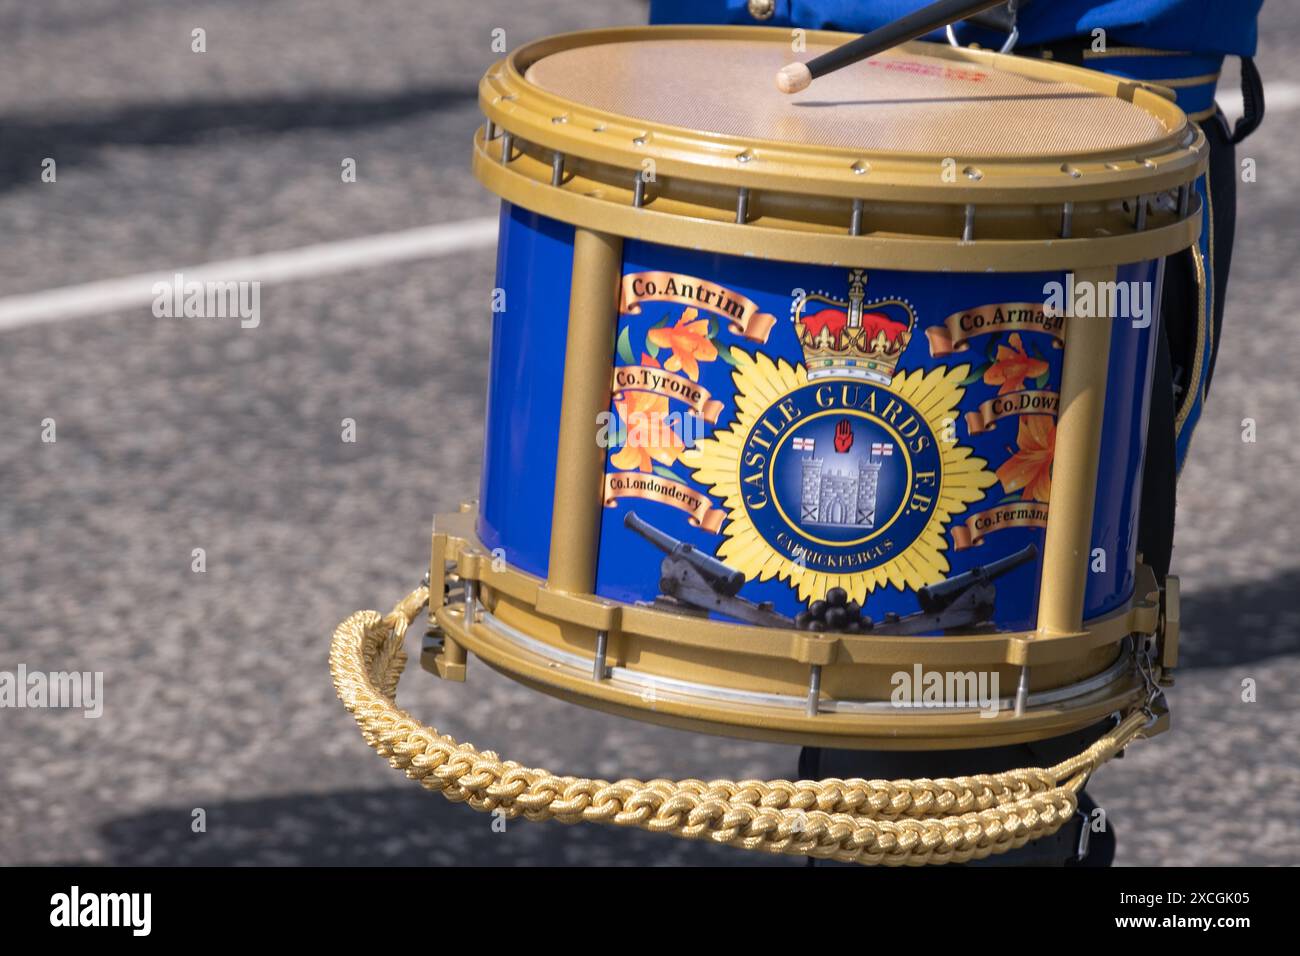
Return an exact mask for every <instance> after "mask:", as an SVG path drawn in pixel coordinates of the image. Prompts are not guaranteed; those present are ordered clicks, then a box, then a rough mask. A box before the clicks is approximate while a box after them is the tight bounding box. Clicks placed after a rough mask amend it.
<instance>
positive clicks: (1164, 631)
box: [1156, 574, 1182, 687]
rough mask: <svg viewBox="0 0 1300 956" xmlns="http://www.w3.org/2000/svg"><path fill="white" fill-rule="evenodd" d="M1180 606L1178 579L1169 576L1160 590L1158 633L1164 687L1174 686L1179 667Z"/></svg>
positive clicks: (1157, 639)
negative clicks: (1175, 669) (1176, 670)
mask: <svg viewBox="0 0 1300 956" xmlns="http://www.w3.org/2000/svg"><path fill="white" fill-rule="evenodd" d="M1179 604H1180V602H1179V595H1178V578H1177V577H1176V576H1175V575H1172V574H1170V575H1167V576H1166V577H1165V586H1164V587H1163V588H1161V589H1160V624H1159V628H1158V630H1157V632H1156V648H1157V650H1158V651H1159V661H1160V685H1161V686H1162V687H1172V686H1173V683H1174V673H1173V672H1174V668H1175V667H1177V666H1178V637H1179V631H1180V630H1181V616H1182V612H1181V609H1180V607H1179Z"/></svg>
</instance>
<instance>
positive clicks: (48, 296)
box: [0, 216, 497, 332]
mask: <svg viewBox="0 0 1300 956" xmlns="http://www.w3.org/2000/svg"><path fill="white" fill-rule="evenodd" d="M496 240H497V219H496V217H494V216H493V217H484V218H482V219H466V220H463V221H461V222H449V223H442V224H439V225H436V226H424V227H421V228H419V229H407V230H403V231H401V232H387V233H380V234H378V235H374V236H364V237H362V238H360V239H344V240H342V241H340V242H324V243H320V244H319V245H314V246H303V247H301V248H298V249H286V250H283V251H281V252H268V253H265V254H264V255H260V256H248V257H246V258H243V259H227V260H225V261H223V262H205V263H203V264H202V265H197V266H189V267H186V268H179V269H168V270H166V271H165V272H147V273H141V274H139V275H133V276H123V277H122V278H120V279H105V280H103V281H101V282H87V283H86V284H84V285H73V286H64V287H63V288H59V289H47V290H45V291H43V292H33V293H30V294H27V295H14V296H9V297H7V298H3V299H0V332H4V331H7V330H9V329H17V328H21V327H23V326H27V325H39V324H42V323H46V322H61V321H63V320H64V319H76V318H81V317H83V316H87V315H102V314H105V313H108V312H116V311H119V310H121V309H131V308H135V307H137V306H142V305H149V304H152V302H153V300H154V291H153V288H154V284H155V283H158V282H162V283H166V284H167V285H171V282H172V277H173V276H174V275H175V274H176V273H178V272H179V273H181V275H183V276H184V281H186V282H209V281H213V282H264V283H270V282H287V281H290V280H293V279H306V278H310V277H312V276H318V275H337V274H339V273H342V272H347V271H349V270H352V269H365V268H368V267H370V266H378V265H386V264H389V263H393V262H406V261H409V260H412V259H430V258H434V257H436V256H445V255H448V254H450V253H455V252H464V251H467V250H471V249H482V248H486V247H489V246H491V245H492V244H493V243H495V242H496Z"/></svg>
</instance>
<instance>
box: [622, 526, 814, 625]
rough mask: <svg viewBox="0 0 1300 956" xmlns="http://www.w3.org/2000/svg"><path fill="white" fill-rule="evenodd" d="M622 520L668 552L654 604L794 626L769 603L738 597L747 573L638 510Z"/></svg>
mask: <svg viewBox="0 0 1300 956" xmlns="http://www.w3.org/2000/svg"><path fill="white" fill-rule="evenodd" d="M623 524H624V526H626V527H627V528H628V529H630V530H632V531H634V532H636V533H637V534H639V535H640V536H641V537H642V538H644V539H645V540H647V541H649V542H650V543H651V544H652V545H654V546H655V547H656V548H658V549H659V550H660V551H662V552H663V553H664V555H665V557H664V559H663V563H662V564H661V565H660V566H659V591H660V594H659V596H658V597H656V598H655V600H654V602H653V603H654V606H656V607H659V608H663V609H668V610H674V611H677V612H679V613H685V614H707V613H709V612H716V613H718V614H725V615H727V616H728V617H734V618H736V619H737V620H739V621H744V622H745V623H747V624H759V625H762V626H764V627H793V626H794V621H793V620H792V619H791V618H788V617H786V616H785V615H783V614H778V613H777V612H776V611H774V610H773V609H772V605H771V604H770V603H768V602H766V601H765V602H763V603H762V604H756V603H754V602H753V601H747V600H746V599H745V598H742V597H739V596H738V595H739V592H740V589H741V588H742V587H744V586H745V576H744V575H743V574H741V573H740V572H739V571H737V570H736V569H735V568H733V567H730V566H729V565H727V564H724V563H723V562H721V561H719V560H718V559H717V558H715V557H713V556H712V555H709V554H705V553H703V552H702V551H699V550H698V549H696V548H695V547H694V546H693V545H690V544H688V543H687V542H685V541H680V540H678V539H677V538H674V537H673V536H672V535H670V534H666V533H664V532H663V531H660V530H659V529H658V528H656V527H655V526H654V525H652V524H649V523H648V522H646V521H644V520H643V519H642V518H640V517H638V516H637V515H636V513H635V512H631V511H629V512H628V513H627V516H626V517H625V518H624V519H623Z"/></svg>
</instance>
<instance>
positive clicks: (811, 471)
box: [799, 443, 894, 531]
mask: <svg viewBox="0 0 1300 956" xmlns="http://www.w3.org/2000/svg"><path fill="white" fill-rule="evenodd" d="M893 453H894V446H893V445H892V444H890V443H876V444H874V445H872V446H871V453H870V454H866V455H858V456H856V461H852V460H851V461H850V462H848V463H847V464H846V465H832V466H831V467H827V464H826V459H825V458H821V457H812V456H808V457H805V458H804V459H803V461H802V466H803V473H802V482H801V485H800V490H801V492H802V494H801V497H800V503H799V520H800V523H802V524H809V525H826V526H828V527H832V528H861V529H863V530H865V531H871V530H873V529H874V528H875V527H876V495H877V493H878V492H879V490H880V466H881V465H882V464H883V459H884V457H885V456H888V455H892V454H893ZM855 466H856V467H855Z"/></svg>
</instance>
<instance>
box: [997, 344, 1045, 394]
mask: <svg viewBox="0 0 1300 956" xmlns="http://www.w3.org/2000/svg"><path fill="white" fill-rule="evenodd" d="M1010 342H1011V346H1010V348H1008V347H1007V346H1005V345H999V346H998V354H997V357H996V358H995V359H994V360H993V364H992V365H990V366H989V367H988V369H987V370H986V371H985V372H984V384H985V385H1000V386H1001V388H999V389H998V394H999V395H1005V394H1007V392H1015V391H1019V390H1020V389H1022V388H1024V387H1025V379H1027V378H1037V377H1038V376H1040V375H1042V374H1043V373H1044V372H1046V371H1047V369H1048V364H1047V363H1046V362H1044V361H1043V360H1042V359H1036V358H1033V357H1032V356H1031V355H1029V354H1028V353H1027V352H1025V349H1024V347H1023V346H1022V345H1021V344H1020V333H1019V332H1013V333H1012V335H1011V339H1010Z"/></svg>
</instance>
